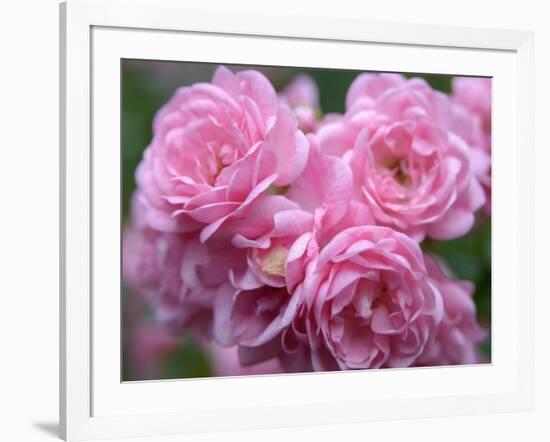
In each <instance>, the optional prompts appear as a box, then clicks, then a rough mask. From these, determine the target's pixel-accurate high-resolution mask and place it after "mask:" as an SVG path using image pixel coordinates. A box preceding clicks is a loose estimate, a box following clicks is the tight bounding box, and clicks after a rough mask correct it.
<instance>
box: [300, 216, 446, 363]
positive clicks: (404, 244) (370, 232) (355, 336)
mask: <svg viewBox="0 0 550 442" xmlns="http://www.w3.org/2000/svg"><path fill="white" fill-rule="evenodd" d="M305 297H306V299H307V302H308V303H309V304H310V305H311V313H312V316H311V318H312V320H314V321H315V324H316V325H315V326H311V327H310V331H311V330H318V334H319V335H320V338H321V339H322V341H323V342H324V345H325V346H326V347H327V348H328V349H329V350H330V352H331V353H332V355H333V357H334V358H335V359H336V361H337V363H338V365H339V367H340V368H341V369H350V368H355V369H364V368H380V367H408V366H410V365H413V364H414V363H415V362H416V361H417V359H418V358H419V356H420V355H421V354H422V353H423V352H424V350H425V348H426V346H427V345H429V344H430V342H431V340H432V339H433V336H434V335H435V333H436V331H437V328H438V326H439V324H440V322H441V320H442V318H443V301H442V299H441V294H440V293H439V291H438V290H437V288H436V287H435V286H433V285H432V284H430V282H429V281H428V279H427V273H426V267H425V265H424V259H423V256H422V252H421V250H420V247H419V246H418V244H417V243H416V242H415V241H413V240H412V239H410V238H409V237H407V236H406V235H403V234H401V233H399V232H396V231H394V230H392V229H389V228H386V227H378V226H367V225H365V226H360V227H351V228H348V229H346V230H343V231H342V232H341V233H339V234H337V235H336V236H335V237H334V238H333V239H332V240H331V241H330V242H329V243H328V244H327V245H326V246H325V247H324V248H323V249H322V250H321V251H320V255H319V259H318V262H317V265H316V271H315V273H314V275H313V277H312V278H310V280H309V282H308V285H307V289H306V295H305Z"/></svg>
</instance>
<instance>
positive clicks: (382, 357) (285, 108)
mask: <svg viewBox="0 0 550 442" xmlns="http://www.w3.org/2000/svg"><path fill="white" fill-rule="evenodd" d="M453 89H454V90H453V94H452V96H447V95H445V94H443V93H441V92H438V91H435V90H434V89H432V88H431V87H430V86H429V85H428V83H426V82H425V81H424V80H421V79H418V78H413V79H406V78H405V77H403V76H401V75H398V74H368V73H365V74H361V75H359V76H358V77H357V78H356V80H355V81H354V82H353V83H352V85H351V86H350V88H349V91H348V93H347V97H346V112H345V113H344V114H343V115H340V114H328V115H326V116H325V117H324V118H322V119H321V118H320V116H319V115H320V112H319V98H318V91H317V87H316V85H315V84H314V83H313V81H312V80H311V79H309V78H308V77H305V76H300V77H298V78H296V79H295V80H294V81H293V82H292V83H291V84H290V85H289V86H288V87H287V88H286V89H285V90H283V91H282V93H281V94H280V95H277V93H276V91H275V90H274V88H273V86H272V85H271V83H270V82H269V80H268V79H267V78H265V77H264V76H263V75H262V74H261V73H259V72H257V71H253V70H247V71H241V72H238V73H236V74H235V73H232V72H231V71H229V70H228V69H226V68H224V67H220V68H218V69H217V70H216V72H215V74H214V77H213V79H212V82H211V83H200V84H194V85H192V86H190V87H183V88H181V89H179V90H178V91H177V92H176V93H175V95H174V96H173V97H172V98H171V99H170V101H169V102H168V103H167V104H166V105H165V106H164V107H163V108H162V109H161V110H160V111H159V112H158V113H157V115H156V117H155V120H154V124H153V129H154V135H153V139H152V142H151V144H150V145H149V147H148V148H147V150H146V151H145V153H144V156H143V160H142V162H141V164H140V165H139V168H138V170H137V173H136V180H137V191H136V193H135V195H134V197H133V201H132V217H131V222H130V225H129V226H128V227H127V228H126V230H125V232H124V239H123V273H124V278H125V281H126V283H127V284H129V285H131V286H132V287H134V288H136V289H138V290H139V291H140V292H142V293H144V295H145V296H146V298H147V299H148V300H149V301H150V303H151V305H152V306H153V308H154V311H155V315H156V318H157V319H158V320H159V321H160V322H162V323H163V324H164V325H165V326H166V327H168V328H169V329H171V330H174V331H175V332H178V331H182V330H186V331H192V332H194V333H196V334H197V335H199V336H200V337H202V338H207V339H210V338H212V339H214V340H215V342H216V343H217V344H218V345H221V346H224V347H235V346H236V347H237V348H238V355H239V359H240V363H241V364H242V365H252V364H256V363H260V362H262V361H268V360H272V359H273V358H277V360H278V362H277V363H278V366H279V365H280V367H282V369H283V370H285V371H310V370H339V369H365V368H379V367H407V366H413V365H415V366H418V365H441V364H445V365H447V364H465V363H474V362H476V361H477V360H478V353H477V348H476V347H477V344H478V343H479V342H480V340H482V339H483V337H484V336H485V332H484V331H483V330H482V329H481V327H480V326H479V324H478V323H477V320H476V309H475V304H474V302H473V300H472V295H473V291H474V287H473V285H472V284H471V283H470V282H466V281H457V280H454V279H452V277H451V276H450V274H449V272H448V271H447V270H446V269H445V267H444V265H443V264H442V263H441V261H440V260H439V259H438V258H436V257H434V256H430V255H428V254H426V253H424V252H423V251H422V249H421V247H420V245H419V243H420V242H421V241H422V240H423V239H424V238H427V237H429V238H432V239H438V240H448V239H453V238H457V237H460V236H462V235H464V234H466V233H467V232H468V231H469V230H470V229H471V228H472V226H473V225H474V221H475V216H476V212H478V211H480V209H481V212H482V213H484V214H487V213H488V212H489V211H490V190H491V157H490V146H491V141H490V137H491V83H490V80H486V79H480V78H455V80H454V83H453Z"/></svg>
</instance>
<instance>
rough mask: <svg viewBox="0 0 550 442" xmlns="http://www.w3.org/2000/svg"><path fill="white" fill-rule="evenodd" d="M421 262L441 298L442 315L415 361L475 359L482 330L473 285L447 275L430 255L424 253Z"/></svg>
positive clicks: (468, 361)
mask: <svg viewBox="0 0 550 442" xmlns="http://www.w3.org/2000/svg"><path fill="white" fill-rule="evenodd" d="M425 262H426V268H427V269H428V276H429V279H430V282H431V283H432V284H433V285H434V286H435V287H437V289H438V290H439V291H440V293H441V297H442V298H443V307H444V310H445V315H444V316H443V320H442V321H441V323H440V325H439V329H438V331H437V334H436V336H435V339H434V340H433V341H432V342H431V343H430V345H429V346H428V347H427V348H426V350H425V352H424V354H423V355H422V357H421V358H420V360H419V363H421V364H422V365H431V366H433V365H455V364H475V363H479V362H480V355H479V350H478V344H479V343H480V342H481V341H482V340H483V339H484V338H485V337H486V332H485V331H484V330H483V329H482V328H481V327H480V326H479V324H478V323H477V320H476V306H475V303H474V301H473V299H472V296H473V293H474V285H473V284H472V283H471V282H469V281H457V280H455V279H451V277H449V276H448V275H449V273H450V272H449V270H448V269H446V268H445V267H444V266H443V264H442V263H441V262H438V261H437V260H436V259H435V258H433V257H432V256H429V255H426V256H425Z"/></svg>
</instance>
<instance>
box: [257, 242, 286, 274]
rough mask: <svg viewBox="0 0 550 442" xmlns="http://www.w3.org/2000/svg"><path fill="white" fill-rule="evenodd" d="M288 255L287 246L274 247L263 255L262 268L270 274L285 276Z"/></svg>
mask: <svg viewBox="0 0 550 442" xmlns="http://www.w3.org/2000/svg"><path fill="white" fill-rule="evenodd" d="M287 255H288V250H287V249H286V248H285V247H282V246H276V247H273V248H272V249H271V250H269V251H268V252H267V253H266V254H265V255H264V256H263V257H262V270H263V271H264V272H265V273H267V274H268V275H270V276H285V264H286V257H287Z"/></svg>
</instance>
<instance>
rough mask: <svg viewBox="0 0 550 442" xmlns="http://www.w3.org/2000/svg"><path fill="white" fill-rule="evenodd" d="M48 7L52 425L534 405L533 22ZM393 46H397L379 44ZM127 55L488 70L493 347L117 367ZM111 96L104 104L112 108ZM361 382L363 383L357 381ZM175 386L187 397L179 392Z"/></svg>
mask: <svg viewBox="0 0 550 442" xmlns="http://www.w3.org/2000/svg"><path fill="white" fill-rule="evenodd" d="M60 14H61V27H62V28H61V33H60V34H61V63H62V66H61V70H60V71H61V83H62V87H61V91H62V92H61V97H60V103H61V106H60V107H61V117H62V118H61V121H62V123H61V133H60V139H61V154H60V161H61V177H60V201H61V216H60V219H61V244H60V256H61V266H60V267H61V275H60V282H61V284H60V285H61V296H60V318H61V324H60V342H61V350H60V385H61V391H60V404H61V405H60V408H61V409H60V423H61V426H60V427H61V433H62V437H63V438H65V439H66V440H82V439H94V438H114V437H125V436H127V437H130V436H161V435H168V434H178V433H189V432H204V431H223V430H234V429H252V428H266V427H277V426H293V425H316V424H326V423H346V422H360V421H366V420H381V419H395V418H405V417H408V418H411V417H426V416H447V415H453V414H470V413H486V412H504V411H519V410H527V409H530V408H532V404H533V389H534V386H533V325H532V322H533V321H532V318H533V298H534V288H533V270H532V269H533V247H534V239H533V223H534V222H533V213H534V211H533V207H534V201H533V200H534V198H533V173H532V172H533V150H534V146H533V111H532V109H533V82H532V78H533V36H532V34H531V33H529V32H519V31H501V30H484V29H466V28H452V27H447V26H436V25H410V24H401V23H373V22H364V21H357V20H352V19H350V20H336V19H330V20H328V19H319V18H313V17H297V16H292V15H289V16H285V15H280V16H276V15H269V14H266V15H262V16H259V15H243V14H236V13H232V12H230V11H229V10H227V11H220V10H219V9H218V10H215V11H214V10H212V11H211V10H208V9H207V7H206V6H205V7H204V9H193V8H190V7H188V6H184V5H183V4H182V2H179V1H177V0H156V1H155V0H134V1H131V2H130V1H124V0H69V1H68V2H66V3H63V4H61V9H60ZM227 39H230V40H231V42H232V43H234V42H235V41H238V42H239V44H240V46H239V45H234V44H232V46H234V47H236V48H237V49H235V50H234V51H233V52H232V51H231V50H229V49H228V50H227V51H223V54H221V53H220V55H216V52H215V51H216V50H217V51H218V52H221V51H222V48H226V47H228V45H227V42H226V40H227ZM182 42H187V43H192V44H189V45H187V47H189V48H191V47H195V48H199V49H200V51H194V52H193V51H191V49H189V50H188V51H187V52H182V51H181V49H178V50H179V52H177V51H176V49H175V48H181V47H186V46H181V43H182ZM224 42H225V43H224ZM224 44H225V46H224ZM239 47H240V48H241V49H239ZM244 47H246V51H244V50H243V48H244ZM258 47H260V48H269V50H265V49H264V50H260V49H258ZM335 49H339V50H338V51H337V52H336V51H335ZM340 49H341V50H340ZM330 50H334V52H333V54H334V57H333V58H332V59H331V60H329V61H327V60H324V61H319V60H320V58H319V57H320V55H319V54H320V53H325V54H326V53H330V52H326V51H330ZM239 51H240V52H239ZM357 51H365V52H361V53H367V51H368V53H369V54H370V55H371V56H370V57H368V58H369V60H368V61H364V60H361V59H358V57H357V56H356V53H357ZM244 52H246V54H247V55H246V56H245V55H244V54H243V53H244ZM389 52H392V53H394V54H396V55H397V54H398V56H393V57H388V56H385V55H384V54H386V53H389ZM305 54H307V56H306V55H305ZM316 54H317V55H316ZM337 54H342V55H341V57H342V58H339V56H338V55H337ZM346 54H347V55H346ZM434 55H437V56H435V57H434ZM298 56H299V57H298ZM124 57H129V58H132V57H135V58H139V57H142V58H150V59H170V60H172V59H174V60H177V59H181V60H190V61H216V62H225V63H230V62H239V63H243V64H247V63H248V64H262V63H263V64H277V65H285V64H286V65H298V64H297V63H299V62H298V61H297V60H301V61H300V62H301V63H303V64H299V65H306V66H318V67H343V68H344V67H345V68H358V69H363V68H364V69H367V68H371V69H375V68H376V69H378V70H389V71H391V70H394V71H400V70H402V71H408V72H411V71H412V72H414V71H416V72H430V73H453V74H470V75H475V74H479V75H489V76H493V78H494V79H495V86H494V90H495V92H494V116H493V118H494V146H495V147H494V151H493V152H494V164H493V188H494V209H493V214H494V219H495V221H494V227H493V230H494V231H493V242H494V251H493V256H494V263H493V266H494V271H493V309H494V313H495V315H494V318H495V319H494V324H493V335H494V339H495V341H494V344H495V353H494V356H493V360H492V363H491V364H486V365H480V366H464V367H441V368H429V369H418V370H416V369H414V370H412V371H403V370H373V371H363V372H360V373H359V372H358V373H319V374H317V373H316V374H304V375H283V376H260V377H244V378H231V379H208V380H179V381H178V380H174V381H168V382H140V383H130V384H127V383H121V382H120V376H119V373H120V371H119V369H120V353H117V352H119V344H118V343H119V342H120V340H119V339H117V338H119V337H120V310H117V308H119V307H117V304H118V305H119V301H118V300H119V296H120V293H119V291H117V290H118V289H117V287H119V282H118V280H117V278H118V274H119V273H118V267H117V266H118V262H119V256H120V255H119V251H118V246H119V244H120V241H119V238H120V236H119V235H120V232H119V223H118V222H116V216H118V213H119V209H118V207H120V201H119V200H118V199H117V198H118V197H116V196H115V195H114V194H116V193H117V192H112V191H109V189H112V185H113V183H115V185H116V184H117V183H118V182H119V181H117V178H119V177H117V173H120V170H119V169H120V168H119V163H118V162H117V161H118V160H117V159H116V158H117V156H119V154H118V152H119V151H118V149H120V146H119V144H118V142H117V140H118V139H119V138H118V136H119V131H120V128H119V127H118V126H119V119H117V118H116V113H117V112H119V111H118V109H119V106H118V105H117V100H120V94H119V93H117V92H120V90H119V87H120V85H119V84H118V80H117V78H118V77H117V76H116V74H117V72H118V71H117V70H116V69H119V66H120V59H121V58H124ZM212 57H215V59H212ZM316 57H317V58H316ZM346 57H347V58H346ZM117 61H118V65H117V66H118V67H117V66H115V64H116V62H117ZM339 63H340V64H339ZM118 104H120V102H119V101H118ZM108 108H111V109H114V112H115V113H114V114H109V113H108ZM504 109H506V110H505V111H504ZM98 110H101V112H98ZM113 115H114V121H113ZM97 146H108V147H109V149H106V148H105V147H102V148H97ZM520 153H521V154H520ZM113 155H114V156H113ZM117 171H118V172H117ZM98 173H100V177H101V179H98ZM117 205H118V206H117ZM113 210H115V213H114V215H115V218H112V219H111V221H112V220H113V219H114V221H112V224H109V223H107V222H103V218H102V217H103V215H104V214H106V213H111V214H113V212H112V211H113ZM499 214H501V216H499ZM506 214H507V215H508V216H505V215H506ZM510 214H512V215H510ZM511 232H512V233H511ZM501 233H502V234H506V235H508V238H513V240H510V239H508V242H507V244H503V242H502V241H499V240H498V238H499V237H500V235H501ZM111 247H112V249H113V253H112V254H111V253H110V252H109V249H110V248H111ZM113 269H114V270H116V271H114V272H113ZM520 283H521V290H520ZM495 299H496V301H495ZM388 385H392V386H393V387H391V388H390V387H388ZM321 386H322V387H323V388H320V387H321ZM361 387H363V388H361ZM365 387H368V388H367V390H368V392H369V394H368V395H365V394H360V395H358V394H359V393H358V392H361V391H362V390H363V389H365ZM259 389H262V390H261V391H262V395H261V396H260V395H258V394H257V393H256V392H258V391H260V390H259ZM178 392H181V394H184V396H183V397H186V398H190V399H189V400H188V401H183V404H182V400H181V397H182V395H181V394H180V393H178ZM236 392H239V393H240V394H238V396H237V397H236V396H235V393H236ZM288 392H293V394H292V395H290V394H289V393H288ZM214 394H216V395H217V396H213V395H214ZM290 396H292V397H290ZM174 397H177V398H178V401H175V400H174ZM213 397H216V400H215V401H214V400H212V398H213ZM140 398H141V400H140Z"/></svg>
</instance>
